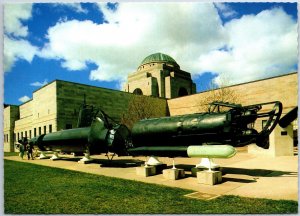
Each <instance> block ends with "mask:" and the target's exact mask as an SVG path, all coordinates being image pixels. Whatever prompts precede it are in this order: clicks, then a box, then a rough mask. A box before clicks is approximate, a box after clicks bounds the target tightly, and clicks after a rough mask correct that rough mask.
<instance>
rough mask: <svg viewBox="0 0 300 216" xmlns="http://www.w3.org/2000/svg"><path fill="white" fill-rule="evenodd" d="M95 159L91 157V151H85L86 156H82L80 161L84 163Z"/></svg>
mask: <svg viewBox="0 0 300 216" xmlns="http://www.w3.org/2000/svg"><path fill="white" fill-rule="evenodd" d="M92 160H93V159H92V158H91V157H90V153H89V152H87V153H84V157H83V158H81V159H80V160H79V161H78V163H83V164H86V163H88V162H91V161H92Z"/></svg>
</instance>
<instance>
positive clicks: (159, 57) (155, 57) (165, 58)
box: [140, 53, 178, 66]
mask: <svg viewBox="0 0 300 216" xmlns="http://www.w3.org/2000/svg"><path fill="white" fill-rule="evenodd" d="M152 62H165V63H169V64H172V65H176V66H177V65H178V64H177V62H176V61H175V60H174V59H173V58H172V57H171V56H169V55H166V54H163V53H154V54H151V55H149V56H147V57H146V58H145V59H144V60H143V61H142V63H141V64H140V65H144V64H148V63H152Z"/></svg>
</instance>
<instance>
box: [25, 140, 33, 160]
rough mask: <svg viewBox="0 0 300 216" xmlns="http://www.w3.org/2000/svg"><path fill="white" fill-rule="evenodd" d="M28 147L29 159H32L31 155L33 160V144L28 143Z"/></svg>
mask: <svg viewBox="0 0 300 216" xmlns="http://www.w3.org/2000/svg"><path fill="white" fill-rule="evenodd" d="M26 149H27V157H28V160H30V157H31V159H32V160H34V159H33V155H32V149H33V147H32V145H30V144H29V143H28V144H27V146H26Z"/></svg>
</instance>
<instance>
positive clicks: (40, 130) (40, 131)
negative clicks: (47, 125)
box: [39, 127, 42, 135]
mask: <svg viewBox="0 0 300 216" xmlns="http://www.w3.org/2000/svg"><path fill="white" fill-rule="evenodd" d="M41 134H42V128H41V127H39V135H41Z"/></svg>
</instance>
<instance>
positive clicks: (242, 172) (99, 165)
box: [4, 148, 298, 201]
mask: <svg viewBox="0 0 300 216" xmlns="http://www.w3.org/2000/svg"><path fill="white" fill-rule="evenodd" d="M50 156H51V154H49V157H50ZM60 156H61V157H62V158H61V159H60V160H56V161H51V160H49V159H41V160H39V159H36V160H27V159H24V160H21V158H20V157H18V156H9V157H4V159H8V160H15V161H21V162H24V163H33V164H39V165H44V166H49V167H58V168H63V169H69V170H74V171H80V172H86V173H92V174H97V175H104V176H112V177H117V178H124V179H131V180H136V181H142V182H146V183H153V184H161V185H166V186H170V187H179V188H185V189H191V190H194V191H195V192H200V193H204V194H207V195H208V196H211V197H216V196H220V195H238V196H243V197H253V198H269V199H276V200H279V199H285V200H296V201H297V200H298V155H297V153H295V156H280V157H270V156H256V155H253V154H249V153H247V148H240V149H238V153H237V154H236V155H235V156H234V157H232V158H230V159H215V160H214V162H215V163H217V164H219V165H220V166H221V167H222V170H223V176H222V178H223V181H222V183H221V184H218V185H214V186H209V185H203V184H199V183H197V178H196V177H192V175H191V171H190V169H191V168H192V167H194V166H195V165H196V164H198V163H199V162H200V159H195V158H176V159H175V164H176V167H178V168H184V169H185V173H186V177H185V178H183V179H179V180H168V179H165V178H164V177H163V175H162V174H159V175H155V176H150V177H142V176H138V175H136V167H138V166H140V165H141V164H143V163H144V161H145V160H146V159H148V158H146V157H129V156H128V157H117V156H116V157H114V158H113V160H112V161H109V160H108V159H107V157H106V156H105V155H94V156H92V158H93V159H94V160H93V162H91V163H89V164H81V163H77V161H79V160H80V157H73V156H70V155H60ZM24 158H25V157H24ZM159 159H160V161H161V162H163V163H166V164H167V165H168V166H170V168H171V166H172V163H173V161H172V159H171V158H159Z"/></svg>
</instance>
